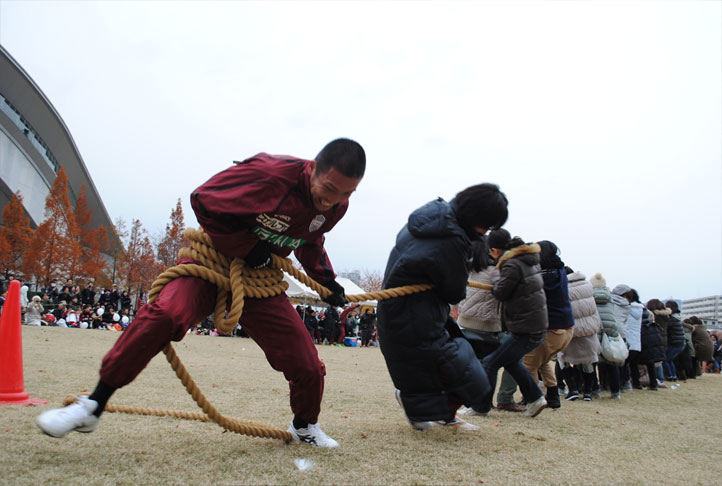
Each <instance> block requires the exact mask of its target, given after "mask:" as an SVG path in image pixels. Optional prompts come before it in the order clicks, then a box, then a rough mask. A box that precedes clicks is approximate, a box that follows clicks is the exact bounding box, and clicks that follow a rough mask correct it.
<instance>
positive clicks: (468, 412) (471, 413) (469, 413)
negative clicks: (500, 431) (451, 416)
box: [456, 407, 489, 417]
mask: <svg viewBox="0 0 722 486" xmlns="http://www.w3.org/2000/svg"><path fill="white" fill-rule="evenodd" d="M456 414H457V415H461V416H464V417H486V416H487V415H489V413H488V412H479V411H478V410H474V409H473V408H471V407H461V408H460V409H459V410H458V412H456Z"/></svg>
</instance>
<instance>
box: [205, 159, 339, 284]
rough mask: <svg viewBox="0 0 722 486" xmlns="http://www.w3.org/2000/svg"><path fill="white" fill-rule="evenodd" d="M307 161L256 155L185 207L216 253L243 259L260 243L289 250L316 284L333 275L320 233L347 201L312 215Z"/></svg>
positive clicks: (285, 253)
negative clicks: (205, 234)
mask: <svg viewBox="0 0 722 486" xmlns="http://www.w3.org/2000/svg"><path fill="white" fill-rule="evenodd" d="M311 171H312V167H311V161H308V160H302V159H297V158H295V157H287V156H276V155H269V154H266V153H260V154H258V155H255V156H253V157H251V158H249V159H246V160H244V161H243V162H240V163H237V164H236V165H234V166H233V167H230V168H228V169H226V170H224V171H222V172H219V173H218V174H216V175H214V176H213V177H211V178H210V179H209V180H208V181H207V182H206V183H204V184H203V185H202V186H200V187H199V188H198V189H196V190H195V191H193V193H192V194H191V206H192V207H193V211H194V212H195V214H196V218H197V219H198V222H199V223H200V225H201V227H202V228H203V230H204V231H205V232H206V233H208V235H209V236H210V237H211V240H213V245H214V246H215V248H216V250H218V251H219V252H221V253H223V254H224V255H226V256H228V257H240V258H243V257H245V256H246V255H247V254H248V252H249V251H251V249H252V248H253V247H254V246H255V245H256V243H258V241H259V240H265V241H267V242H268V243H270V244H271V248H272V250H271V251H272V252H273V253H276V254H277V255H280V256H284V257H285V256H288V255H289V254H290V253H291V251H293V252H294V253H295V255H296V258H297V259H298V261H299V262H301V265H303V268H304V269H305V270H306V273H308V275H309V276H310V277H311V278H313V279H314V280H316V281H317V282H320V283H322V284H323V283H326V282H328V281H329V280H332V279H334V278H335V277H336V275H335V274H334V271H333V267H332V266H331V262H330V261H329V259H328V255H327V254H326V250H325V249H324V247H323V243H324V239H325V238H324V236H323V235H324V233H326V232H328V231H330V230H331V228H333V227H334V226H335V225H336V223H337V222H338V221H339V220H340V219H341V218H342V217H343V215H344V214H345V213H346V210H347V209H348V201H346V202H344V203H341V204H337V205H335V206H333V207H332V208H331V209H329V210H328V211H323V212H321V211H318V210H316V208H314V206H313V201H312V199H311V189H310V188H311V186H310V182H311Z"/></svg>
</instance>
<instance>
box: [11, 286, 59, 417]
mask: <svg viewBox="0 0 722 486" xmlns="http://www.w3.org/2000/svg"><path fill="white" fill-rule="evenodd" d="M35 403H48V402H46V401H45V400H40V399H39V398H31V397H30V395H29V394H28V392H26V391H25V385H24V380H23V337H22V330H21V329H20V282H18V281H17V280H13V281H12V282H10V288H8V295H7V299H6V300H5V305H3V311H2V314H1V315H0V405H32V404H35Z"/></svg>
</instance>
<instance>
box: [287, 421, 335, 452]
mask: <svg viewBox="0 0 722 486" xmlns="http://www.w3.org/2000/svg"><path fill="white" fill-rule="evenodd" d="M288 431H289V432H290V433H291V435H292V436H293V439H294V440H295V441H296V442H305V443H306V444H311V445H312V446H316V447H338V442H336V441H335V440H333V439H332V438H331V437H329V436H328V435H326V433H325V432H324V431H323V430H321V427H320V426H319V425H318V423H315V424H308V426H307V427H305V428H301V429H297V428H296V427H294V426H293V422H291V426H290V427H289V428H288Z"/></svg>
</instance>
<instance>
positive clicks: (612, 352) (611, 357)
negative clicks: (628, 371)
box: [602, 332, 629, 365]
mask: <svg viewBox="0 0 722 486" xmlns="http://www.w3.org/2000/svg"><path fill="white" fill-rule="evenodd" d="M602 356H603V357H604V359H606V360H607V361H609V362H610V363H614V364H617V365H622V364H624V362H625V361H626V360H627V356H629V349H627V345H626V343H625V342H624V340H623V339H622V338H621V337H620V336H616V337H610V336H608V335H607V334H606V333H604V332H603V333H602Z"/></svg>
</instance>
